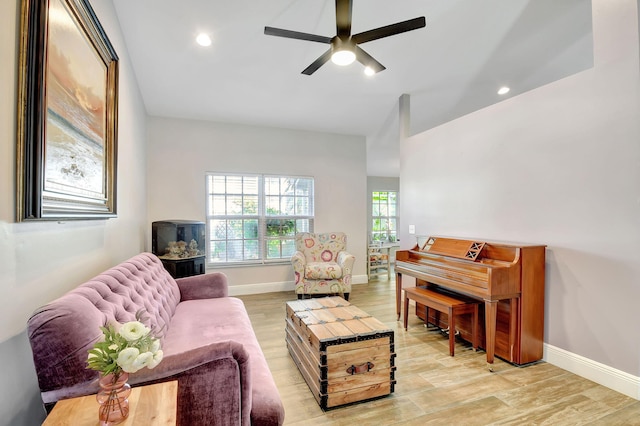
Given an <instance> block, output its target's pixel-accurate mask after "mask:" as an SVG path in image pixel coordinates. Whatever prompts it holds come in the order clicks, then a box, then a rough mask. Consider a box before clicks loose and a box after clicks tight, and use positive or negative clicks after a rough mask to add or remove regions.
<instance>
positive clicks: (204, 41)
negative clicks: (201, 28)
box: [196, 33, 211, 47]
mask: <svg viewBox="0 0 640 426" xmlns="http://www.w3.org/2000/svg"><path fill="white" fill-rule="evenodd" d="M196 43H198V44H199V45H200V46H204V47H206V46H211V37H209V35H208V34H205V33H200V34H198V37H196Z"/></svg>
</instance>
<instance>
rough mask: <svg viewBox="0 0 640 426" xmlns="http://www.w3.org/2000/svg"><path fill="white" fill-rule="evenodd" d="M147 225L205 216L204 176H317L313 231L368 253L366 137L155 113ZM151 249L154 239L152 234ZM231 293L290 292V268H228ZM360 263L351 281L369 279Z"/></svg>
mask: <svg viewBox="0 0 640 426" xmlns="http://www.w3.org/2000/svg"><path fill="white" fill-rule="evenodd" d="M148 153H149V155H148V162H147V170H148V211H149V225H148V226H149V228H150V227H151V222H153V221H154V220H164V219H191V220H202V221H204V220H205V214H206V211H205V208H206V204H205V203H206V199H205V173H206V172H230V173H242V172H246V173H267V174H283V175H294V176H312V177H313V178H314V180H315V231H316V232H330V231H344V232H346V233H347V249H348V250H349V251H350V252H351V253H352V254H353V255H354V256H355V257H356V259H364V258H365V244H366V238H367V237H366V235H367V228H366V222H365V220H364V218H365V217H366V214H367V213H366V212H367V207H366V200H367V196H366V188H367V175H366V142H365V138H364V137H358V136H343V135H335V134H326V133H316V132H305V131H297V130H286V129H276V128H267V127H255V126H243V125H236V124H220V123H213V122H205V121H195V120H182V119H170V118H161V117H152V118H150V119H149V126H148ZM147 247H148V249H149V250H150V238H149V239H148V246H147ZM224 272H225V273H226V274H227V275H228V276H229V282H230V286H232V288H231V289H230V292H231V293H232V294H244V293H256V292H257V293H262V292H268V291H284V290H289V289H290V290H293V269H292V268H291V265H289V264H287V265H271V266H251V267H242V268H224ZM365 275H366V269H365V266H364V263H363V262H356V266H355V268H354V281H355V280H356V278H358V280H359V281H361V280H363V279H364V280H365V281H366V277H365Z"/></svg>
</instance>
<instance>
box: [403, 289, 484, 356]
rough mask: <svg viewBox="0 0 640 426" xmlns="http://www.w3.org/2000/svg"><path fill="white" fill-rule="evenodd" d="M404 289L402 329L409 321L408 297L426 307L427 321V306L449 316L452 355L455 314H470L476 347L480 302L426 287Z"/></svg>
mask: <svg viewBox="0 0 640 426" xmlns="http://www.w3.org/2000/svg"><path fill="white" fill-rule="evenodd" d="M403 290H404V329H405V330H406V329H407V324H408V321H409V299H411V300H414V301H416V302H418V303H422V304H423V305H425V306H426V307H427V315H426V319H427V322H428V321H429V308H431V309H435V310H436V311H438V312H442V313H445V314H447V315H448V316H449V355H451V356H453V353H454V347H455V340H456V327H455V325H456V316H458V315H463V314H471V336H472V340H473V341H472V342H471V344H472V345H473V349H474V350H476V349H477V348H478V331H479V330H478V307H479V305H480V302H479V301H477V300H474V299H471V298H467V297H464V296H462V295H457V294H454V293H450V292H444V291H437V290H433V289H430V288H426V287H422V286H421V287H406V288H404V289H403Z"/></svg>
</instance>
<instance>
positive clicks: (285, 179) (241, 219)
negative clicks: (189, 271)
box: [207, 173, 313, 264]
mask: <svg viewBox="0 0 640 426" xmlns="http://www.w3.org/2000/svg"><path fill="white" fill-rule="evenodd" d="M298 232H313V179H312V178H307V177H291V176H268V175H232V174H219V173H208V174H207V235H208V242H209V251H208V256H209V257H208V262H209V263H215V264H235V263H267V262H282V261H287V262H288V261H289V259H290V258H291V256H292V255H293V253H294V252H295V240H294V237H295V235H296V233H298Z"/></svg>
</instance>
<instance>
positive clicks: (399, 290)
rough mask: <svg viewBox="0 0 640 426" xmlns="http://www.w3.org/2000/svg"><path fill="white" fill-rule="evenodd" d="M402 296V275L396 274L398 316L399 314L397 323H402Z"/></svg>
mask: <svg viewBox="0 0 640 426" xmlns="http://www.w3.org/2000/svg"><path fill="white" fill-rule="evenodd" d="M401 295H402V274H401V273H400V272H396V314H398V319H397V321H400V296H401Z"/></svg>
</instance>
